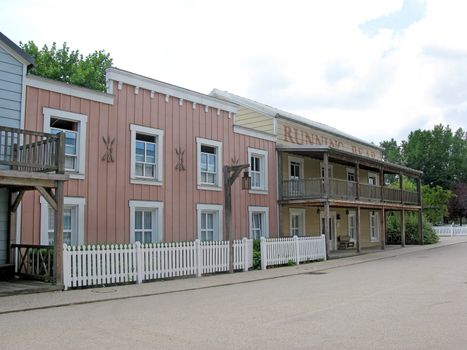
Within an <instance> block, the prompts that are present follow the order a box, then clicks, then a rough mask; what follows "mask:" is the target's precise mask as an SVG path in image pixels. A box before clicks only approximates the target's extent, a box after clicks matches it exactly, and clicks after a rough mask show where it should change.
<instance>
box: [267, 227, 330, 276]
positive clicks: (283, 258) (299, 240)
mask: <svg viewBox="0 0 467 350" xmlns="http://www.w3.org/2000/svg"><path fill="white" fill-rule="evenodd" d="M311 260H326V239H325V236H324V235H321V236H316V237H297V236H293V237H292V238H264V237H262V238H261V269H263V270H265V269H266V268H267V267H268V266H271V265H283V264H287V263H288V262H289V261H293V262H295V263H296V264H299V263H301V262H303V261H311Z"/></svg>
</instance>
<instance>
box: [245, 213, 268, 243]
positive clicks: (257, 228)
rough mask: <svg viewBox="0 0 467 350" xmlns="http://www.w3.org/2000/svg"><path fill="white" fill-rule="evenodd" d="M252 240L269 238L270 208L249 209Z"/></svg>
mask: <svg viewBox="0 0 467 350" xmlns="http://www.w3.org/2000/svg"><path fill="white" fill-rule="evenodd" d="M248 216H249V222H250V238H251V239H260V238H261V237H266V238H267V237H269V208H268V207H248Z"/></svg>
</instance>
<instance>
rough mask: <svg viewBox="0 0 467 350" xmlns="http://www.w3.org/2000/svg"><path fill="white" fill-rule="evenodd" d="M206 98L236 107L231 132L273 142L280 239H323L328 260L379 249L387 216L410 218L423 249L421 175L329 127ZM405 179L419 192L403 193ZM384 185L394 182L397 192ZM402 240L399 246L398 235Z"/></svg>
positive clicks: (245, 102)
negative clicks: (335, 254) (342, 252)
mask: <svg viewBox="0 0 467 350" xmlns="http://www.w3.org/2000/svg"><path fill="white" fill-rule="evenodd" d="M211 94H212V95H213V96H215V97H218V98H221V99H224V100H227V101H229V102H232V103H235V104H237V105H239V108H238V113H237V114H236V115H235V117H234V128H235V129H236V131H237V132H240V133H244V134H246V135H251V136H255V137H263V138H265V139H268V140H273V141H275V142H276V152H277V157H276V158H277V160H278V162H277V166H276V168H277V172H278V177H277V178H278V184H277V187H278V198H277V203H278V206H277V216H278V220H277V222H278V225H279V227H278V230H277V232H279V235H280V236H293V235H298V236H312V235H319V234H325V235H326V237H327V243H328V244H327V249H328V253H329V251H333V250H337V249H340V248H351V247H355V248H356V249H357V251H358V252H360V250H361V249H362V248H367V247H381V248H382V249H384V248H385V245H386V239H387V238H386V218H387V215H394V212H398V213H399V214H400V215H401V217H402V219H403V218H404V212H405V211H415V212H417V213H418V218H419V241H420V243H423V233H422V225H421V196H420V176H421V174H422V173H421V172H420V171H417V170H414V169H410V168H406V167H402V166H399V165H395V164H391V163H388V162H385V161H384V160H383V159H382V150H381V148H379V147H378V146H375V145H374V144H371V143H368V142H365V141H363V140H360V139H358V138H356V137H353V136H351V135H348V134H345V133H343V132H341V131H339V130H337V129H335V128H332V127H329V126H327V125H324V124H321V123H317V122H314V121H311V120H309V119H306V118H303V117H300V116H297V115H294V114H291V113H288V112H285V111H282V110H279V109H277V108H274V107H270V106H267V105H264V104H261V103H259V102H256V101H252V100H249V99H247V98H244V97H240V96H237V95H234V94H231V93H228V92H225V91H220V90H217V89H215V90H213V91H212V92H211ZM325 169H328V171H325ZM252 170H254V169H252ZM404 177H409V178H411V179H413V180H414V182H415V183H416V184H417V191H415V192H411V191H406V190H404V189H403V188H402V183H403V182H402V179H403V178H404ZM390 179H391V180H392V181H394V179H399V186H398V188H397V187H396V188H394V185H392V186H391V187H389V186H388V182H389V180H390ZM401 236H402V237H401V238H402V239H401V241H402V244H404V242H405V232H404V230H402V232H401Z"/></svg>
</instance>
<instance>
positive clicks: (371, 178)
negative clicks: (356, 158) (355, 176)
mask: <svg viewBox="0 0 467 350" xmlns="http://www.w3.org/2000/svg"><path fill="white" fill-rule="evenodd" d="M368 184H369V185H373V186H377V185H378V177H377V176H376V174H374V173H368Z"/></svg>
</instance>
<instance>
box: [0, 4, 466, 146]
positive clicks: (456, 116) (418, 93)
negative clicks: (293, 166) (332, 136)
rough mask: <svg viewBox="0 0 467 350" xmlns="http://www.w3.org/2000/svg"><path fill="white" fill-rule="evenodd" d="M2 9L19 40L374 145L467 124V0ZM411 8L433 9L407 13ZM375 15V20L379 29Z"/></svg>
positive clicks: (8, 29) (6, 29)
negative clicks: (100, 58)
mask: <svg viewBox="0 0 467 350" xmlns="http://www.w3.org/2000/svg"><path fill="white" fill-rule="evenodd" d="M424 3H426V9H425V8H424V7H423V4H424ZM410 6H412V7H410ZM2 7H3V8H2V12H1V13H0V21H1V23H2V31H3V33H4V34H5V35H7V36H9V37H10V38H11V39H13V40H14V41H16V42H18V41H20V40H22V41H26V40H34V41H35V42H36V43H38V44H43V43H51V42H52V41H57V42H59V43H61V42H63V41H67V42H68V44H69V45H70V46H71V47H72V48H74V49H76V48H78V49H80V51H82V52H90V51H93V50H97V49H106V50H107V51H108V52H110V53H111V55H112V57H113V58H114V63H115V64H116V65H117V66H118V67H120V68H123V69H127V70H130V71H134V72H136V73H140V74H144V75H146V76H150V77H152V78H155V79H160V80H164V81H167V82H170V83H173V84H177V85H180V86H183V87H187V88H190V89H194V90H198V91H201V92H205V93H208V92H209V91H210V90H211V89H212V88H214V87H217V88H220V89H223V90H229V91H231V92H233V93H236V94H239V95H244V96H245V97H249V98H252V99H255V100H259V101H260V102H264V103H268V104H270V105H273V106H276V107H279V108H283V109H286V110H288V111H290V112H294V113H297V114H301V115H303V116H305V117H309V118H312V119H314V120H316V121H319V122H324V123H327V124H329V125H332V126H334V127H336V128H339V129H341V130H342V131H345V132H348V133H350V134H353V135H355V136H357V137H360V138H364V139H367V140H369V141H375V142H379V141H380V140H383V139H388V138H391V137H395V138H398V139H401V138H405V137H406V136H407V133H408V131H410V130H412V129H416V128H431V127H432V125H433V123H439V122H442V123H444V124H451V127H453V128H457V127H459V126H464V128H465V127H466V124H467V123H465V120H466V119H467V118H464V119H463V118H462V113H463V112H465V111H466V110H467V96H466V94H467V79H465V78H464V77H465V76H467V75H466V73H467V72H466V69H465V68H464V67H465V66H466V65H465V62H464V60H463V58H462V57H463V56H462V55H463V53H464V52H467V43H466V41H465V38H464V36H465V33H466V32H467V22H466V21H465V19H464V18H463V17H464V16H463V15H464V14H465V13H466V11H465V9H466V8H465V7H467V5H463V2H459V1H454V0H452V1H451V0H427V1H426V2H421V1H419V0H413V1H411V2H404V1H403V0H399V1H393V0H386V1H372V0H359V1H339V0H331V1H325V2H324V1H321V2H310V1H289V2H283V1H246V0H238V1H235V2H223V1H213V0H209V1H138V0H135V1H132V2H131V3H128V2H123V1H90V0H85V1H80V2H76V3H74V4H73V5H71V4H68V5H67V6H65V5H64V3H63V2H61V1H56V0H40V1H21V2H19V1H14V0H6V1H3V2H2ZM407 8H409V10H410V8H412V9H413V8H415V9H420V8H421V9H422V10H424V11H421V12H420V11H419V12H417V11H415V14H416V15H413V16H412V17H410V16H408V17H407V13H409V14H411V12H410V11H408V10H407ZM404 9H405V10H404ZM404 11H405V12H404ZM412 12H413V11H412ZM401 13H403V14H405V15H404V16H405V17H403V18H402V17H401V18H398V17H397V16H398V15H400V14H401ZM420 13H422V14H421V15H420ZM417 14H418V16H417ZM387 18H389V19H391V21H392V22H391V21H390V23H389V24H390V25H388V23H387V20H386V19H387ZM407 18H408V19H407ZM381 19H384V20H381ZM378 21H379V22H378ZM381 22H382V23H383V25H380V26H379V27H378V26H377V25H375V23H376V24H381ZM365 23H372V25H373V26H374V27H375V28H376V29H375V28H372V29H373V30H372V33H371V34H372V35H367V34H368V33H365V31H362V29H361V26H362V25H364V24H365ZM394 23H396V24H395V25H394ZM456 55H457V56H456ZM456 57H457V58H456ZM459 57H460V58H459ZM462 124H464V125H462Z"/></svg>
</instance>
